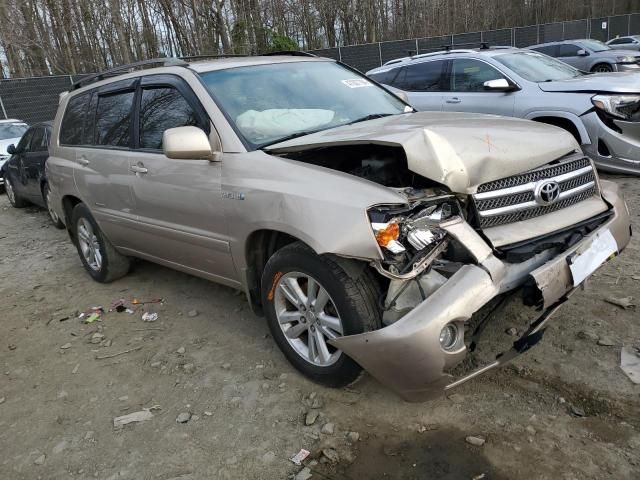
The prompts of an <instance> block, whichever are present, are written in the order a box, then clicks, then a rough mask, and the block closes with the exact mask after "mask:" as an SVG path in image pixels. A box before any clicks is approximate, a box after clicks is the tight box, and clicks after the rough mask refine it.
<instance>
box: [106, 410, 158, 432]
mask: <svg viewBox="0 0 640 480" xmlns="http://www.w3.org/2000/svg"><path fill="white" fill-rule="evenodd" d="M150 410H151V409H145V410H140V411H138V412H133V413H128V414H127V415H122V416H121V417H115V418H114V419H113V427H114V428H119V427H122V426H124V425H128V424H130V423H137V422H145V421H147V420H151V419H152V418H153V413H151V411H150Z"/></svg>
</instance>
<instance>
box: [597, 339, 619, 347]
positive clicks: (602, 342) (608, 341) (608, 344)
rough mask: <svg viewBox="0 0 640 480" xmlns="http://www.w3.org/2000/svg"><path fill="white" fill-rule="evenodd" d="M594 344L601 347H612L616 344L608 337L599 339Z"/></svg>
mask: <svg viewBox="0 0 640 480" xmlns="http://www.w3.org/2000/svg"><path fill="white" fill-rule="evenodd" d="M596 343H597V344H598V345H600V346H601V347H613V346H615V344H616V342H615V341H613V340H612V339H610V338H609V337H601V338H599V339H598V341H597V342H596Z"/></svg>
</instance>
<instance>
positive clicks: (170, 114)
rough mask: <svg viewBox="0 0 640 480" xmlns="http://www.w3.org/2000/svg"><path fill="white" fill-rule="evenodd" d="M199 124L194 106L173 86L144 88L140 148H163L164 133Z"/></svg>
mask: <svg viewBox="0 0 640 480" xmlns="http://www.w3.org/2000/svg"><path fill="white" fill-rule="evenodd" d="M186 126H199V122H198V118H197V115H196V113H195V112H194V110H193V108H192V107H191V105H190V104H189V102H187V100H186V99H185V98H184V96H182V94H181V93H180V92H179V91H178V90H177V89H176V88H173V87H169V86H166V87H155V88H144V89H143V90H142V98H141V100H140V143H139V146H140V148H147V149H153V150H159V149H162V134H163V133H164V131H165V130H167V129H169V128H175V127H186Z"/></svg>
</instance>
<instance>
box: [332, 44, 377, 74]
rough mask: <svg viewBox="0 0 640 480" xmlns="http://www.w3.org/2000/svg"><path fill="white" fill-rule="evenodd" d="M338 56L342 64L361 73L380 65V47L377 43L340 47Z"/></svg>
mask: <svg viewBox="0 0 640 480" xmlns="http://www.w3.org/2000/svg"><path fill="white" fill-rule="evenodd" d="M340 55H341V56H342V61H343V62H344V63H346V64H347V65H350V66H352V67H353V68H356V69H358V70H360V71H361V72H363V73H365V72H366V71H367V70H371V69H372V68H376V67H379V66H380V64H381V62H380V47H379V46H378V44H377V43H369V44H367V45H354V46H351V47H342V48H340Z"/></svg>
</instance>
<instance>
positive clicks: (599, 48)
mask: <svg viewBox="0 0 640 480" xmlns="http://www.w3.org/2000/svg"><path fill="white" fill-rule="evenodd" d="M580 45H582V46H583V47H585V48H588V49H589V50H591V51H592V52H604V51H605V50H611V47H610V46H609V45H606V44H604V43H602V42H601V41H600V40H580Z"/></svg>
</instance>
